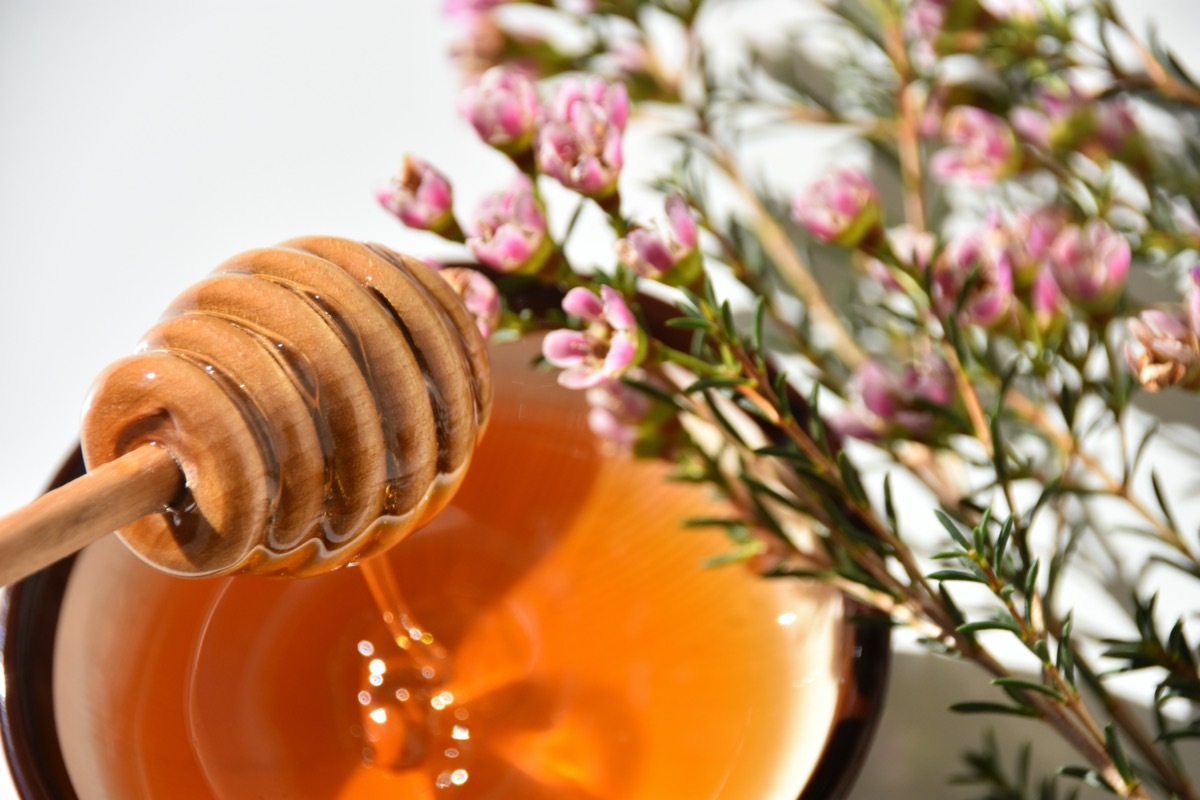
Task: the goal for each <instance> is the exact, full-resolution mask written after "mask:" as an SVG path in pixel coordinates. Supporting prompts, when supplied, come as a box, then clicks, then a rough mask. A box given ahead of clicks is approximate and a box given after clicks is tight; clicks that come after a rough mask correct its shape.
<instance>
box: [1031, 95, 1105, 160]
mask: <svg viewBox="0 0 1200 800" xmlns="http://www.w3.org/2000/svg"><path fill="white" fill-rule="evenodd" d="M1011 119H1012V124H1013V127H1014V128H1015V129H1016V131H1017V133H1019V134H1021V136H1023V137H1024V138H1025V139H1027V140H1028V141H1030V142H1032V143H1033V144H1035V145H1037V146H1038V147H1041V148H1042V149H1044V150H1066V149H1070V148H1072V147H1075V146H1076V145H1078V144H1079V143H1080V142H1082V141H1084V140H1085V139H1087V138H1088V137H1089V136H1091V135H1092V132H1093V131H1094V130H1095V128H1096V117H1095V114H1094V113H1093V110H1092V106H1091V102H1090V101H1089V100H1088V98H1087V97H1086V96H1084V94H1083V93H1082V92H1080V91H1079V89H1077V88H1076V87H1075V86H1073V85H1071V84H1064V85H1058V86H1051V87H1041V88H1039V89H1038V90H1037V91H1036V92H1035V93H1034V105H1033V106H1022V107H1019V108H1015V109H1013V111H1012V115H1011Z"/></svg>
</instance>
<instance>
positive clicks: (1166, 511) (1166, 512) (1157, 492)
mask: <svg viewBox="0 0 1200 800" xmlns="http://www.w3.org/2000/svg"><path fill="white" fill-rule="evenodd" d="M1150 485H1151V486H1152V487H1153V488H1154V499H1156V500H1158V507H1159V508H1160V509H1162V513H1163V518H1164V519H1166V521H1167V524H1168V525H1170V526H1171V530H1173V531H1177V530H1179V526H1178V525H1176V524H1175V517H1174V516H1173V515H1172V514H1171V508H1170V506H1168V505H1167V498H1166V495H1164V494H1163V490H1162V486H1161V485H1160V484H1159V482H1158V474H1157V473H1156V472H1154V470H1151V471H1150Z"/></svg>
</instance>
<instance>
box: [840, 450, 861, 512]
mask: <svg viewBox="0 0 1200 800" xmlns="http://www.w3.org/2000/svg"><path fill="white" fill-rule="evenodd" d="M837 465H838V470H839V471H840V472H841V475H842V483H843V484H844V485H845V487H846V491H847V492H849V493H850V499H851V500H853V501H854V502H855V503H857V504H858V505H859V506H866V505H868V502H869V501H868V500H867V492H866V490H865V489H863V485H862V481H860V480H859V478H858V471H857V470H855V469H854V465H853V464H851V463H850V458H849V457H848V456H847V455H846V451H845V450H842V451H839V452H838V454H837Z"/></svg>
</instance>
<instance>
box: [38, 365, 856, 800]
mask: <svg viewBox="0 0 1200 800" xmlns="http://www.w3.org/2000/svg"><path fill="white" fill-rule="evenodd" d="M498 371H499V372H500V373H501V379H500V380H499V381H498V386H497V408H496V411H495V414H494V416H493V420H492V423H491V427H490V429H489V431H488V434H487V436H486V438H485V441H484V444H483V446H482V447H481V449H480V451H479V452H478V453H477V455H476V457H475V461H474V464H473V466H472V469H471V473H470V475H469V476H468V478H467V481H466V483H465V485H464V487H463V489H462V490H461V492H460V493H459V496H458V498H457V499H456V500H455V502H454V503H453V504H452V505H451V507H450V508H449V509H447V510H446V511H445V512H444V513H443V514H442V516H441V517H440V518H439V519H438V520H436V521H435V522H434V523H432V524H431V525H430V526H429V527H427V528H426V529H425V530H423V531H421V532H419V533H418V534H416V535H415V536H413V537H412V538H411V539H409V540H408V541H406V542H403V543H401V544H400V545H399V546H397V547H396V548H394V549H393V550H392V551H391V552H389V553H388V554H387V555H385V556H383V557H382V558H384V559H386V565H385V567H384V568H385V569H386V570H387V571H390V573H391V574H392V575H393V576H394V578H395V580H396V584H397V586H398V587H399V588H400V592H401V593H402V595H403V597H404V599H405V601H406V603H407V606H408V608H407V609H406V611H407V612H408V613H411V615H412V619H413V620H418V621H419V624H420V626H421V629H420V635H419V636H418V637H417V639H421V638H422V637H424V638H428V639H430V641H429V642H426V643H424V644H421V645H420V646H421V648H423V649H422V652H423V653H425V655H424V656H421V657H420V658H426V659H428V658H429V654H430V653H434V658H435V659H436V658H440V657H441V656H438V655H437V653H439V652H441V653H443V655H444V656H445V670H446V672H445V678H444V681H442V682H439V683H438V684H437V689H438V691H437V692H436V693H435V697H436V698H438V699H439V701H440V702H441V703H442V704H443V706H444V708H443V709H440V710H438V713H437V715H436V716H435V722H436V726H435V727H437V733H436V735H433V736H426V737H425V741H424V743H423V744H422V743H421V742H417V743H416V747H415V749H414V747H413V743H412V742H408V741H406V737H407V736H408V735H409V733H410V732H411V731H412V730H414V726H416V727H419V726H420V725H422V724H424V723H423V722H422V720H426V719H428V718H429V717H428V711H427V710H425V709H417V712H418V713H412V708H411V707H409V706H406V705H405V703H408V702H411V701H413V700H415V699H417V698H416V693H415V692H412V690H411V686H412V676H411V675H408V676H407V677H406V673H405V670H413V669H417V670H419V669H420V668H421V666H422V663H423V662H421V661H420V658H418V660H417V661H413V660H411V659H410V658H409V657H408V656H407V655H406V653H405V652H404V650H403V649H402V648H400V647H398V646H397V645H396V644H395V638H396V626H395V625H392V626H391V628H390V629H389V626H388V625H387V624H385V621H384V618H383V616H382V614H383V613H399V610H398V609H389V608H380V607H378V606H377V604H376V603H375V602H374V601H373V599H372V595H371V593H370V592H369V591H368V589H367V585H366V582H365V581H364V580H363V576H362V574H361V569H360V568H351V569H346V570H342V571H339V572H335V573H333V574H330V575H325V576H321V577H317V578H307V579H303V580H279V579H262V578H237V579H224V580H217V581H182V580H178V579H173V578H169V577H166V576H163V575H160V574H158V573H156V572H154V571H153V570H150V569H149V568H147V567H144V566H143V565H141V564H140V563H139V562H137V561H136V560H135V559H134V558H133V557H132V556H130V555H128V554H127V553H126V552H125V551H124V550H122V549H121V548H120V547H119V545H117V544H116V543H114V542H106V543H104V544H103V545H102V546H101V547H99V548H97V549H96V550H94V551H92V552H90V553H88V554H86V555H85V556H84V557H83V558H82V559H81V565H80V568H79V569H80V571H81V573H82V574H83V575H86V574H87V571H88V569H89V565H91V569H90V572H91V573H92V574H93V576H94V577H93V578H92V579H91V580H90V583H91V585H90V586H89V585H88V583H89V581H88V580H86V579H85V578H80V579H79V581H78V582H73V584H72V586H70V587H69V588H68V598H67V603H66V606H65V609H66V610H65V611H64V623H63V627H62V628H61V629H60V636H59V646H58V657H57V659H56V678H55V692H56V716H57V719H58V727H59V731H60V736H61V738H62V740H63V749H64V753H65V755H66V760H67V764H68V769H69V771H70V773H71V776H72V780H73V782H74V784H75V785H76V787H77V789H78V792H79V794H80V796H81V797H83V798H85V799H86V798H88V797H122V798H139V797H148V798H171V799H172V800H175V799H176V798H178V799H179V800H184V799H186V798H252V797H272V798H274V797H296V798H310V797H311V798H347V799H348V800H349V799H351V798H377V797H404V798H438V797H446V798H520V799H521V800H539V799H540V798H546V800H549V798H581V799H582V798H594V799H595V800H622V798H646V799H647V800H654V799H656V798H708V797H720V798H728V799H730V800H736V799H737V798H746V799H747V800H750V799H753V800H761V798H772V797H778V798H795V797H796V796H797V795H798V794H799V792H800V790H801V788H802V786H803V782H804V778H805V776H806V775H807V773H808V771H809V770H810V769H811V767H812V764H813V761H814V760H815V758H816V757H817V755H818V754H819V752H820V748H821V744H822V742H823V741H824V738H825V735H826V734H827V732H828V728H829V725H830V724H831V722H830V720H831V717H832V713H833V711H832V709H833V704H834V702H835V694H836V689H837V682H836V679H835V677H834V676H833V674H832V671H833V669H834V668H833V666H832V664H833V661H834V660H835V653H836V649H837V646H838V642H837V641H836V633H835V632H836V620H835V617H836V613H837V612H836V601H834V600H833V599H831V598H829V597H828V596H826V595H823V594H813V593H811V592H810V591H808V590H802V588H801V587H800V586H798V585H797V584H793V583H781V582H770V581H765V580H762V579H759V578H755V577H753V576H752V575H750V574H749V573H748V572H747V571H745V570H743V569H742V568H740V567H733V568H722V569H704V568H702V567H701V566H700V564H701V562H702V560H703V559H704V558H706V557H708V556H711V555H713V554H715V553H718V552H720V551H721V550H722V549H723V548H724V547H726V543H725V542H724V541H723V540H722V538H721V536H720V534H717V533H710V532H703V531H681V530H680V529H679V522H680V520H682V519H686V518H688V517H691V516H697V515H700V514H702V513H707V512H709V511H711V510H712V509H709V508H706V507H705V505H704V503H705V502H706V501H705V500H704V498H703V496H702V495H700V494H699V493H697V492H696V491H695V490H694V488H692V487H686V486H678V485H672V484H669V483H666V482H665V481H663V480H662V471H661V469H659V468H658V467H656V466H654V465H648V464H631V463H629V462H626V461H622V460H616V459H604V458H598V457H597V447H596V444H595V442H594V441H593V440H592V438H591V436H590V434H589V433H588V432H587V430H586V425H585V424H584V422H583V419H584V413H585V412H584V410H583V409H582V408H581V407H580V405H579V403H578V400H579V398H578V397H577V396H574V395H569V394H566V393H561V392H559V391H558V390H557V389H556V388H555V387H553V384H552V381H549V380H547V379H546V378H544V377H543V376H539V375H537V374H535V373H528V372H525V371H524V370H522V369H520V368H519V366H517V365H510V366H508V367H504V366H503V365H501V366H500V369H499V370H498ZM506 375H507V376H508V377H505V376H506ZM514 375H515V377H513V376H514ZM376 569H379V566H378V565H377V567H376ZM73 580H74V579H73ZM85 593H86V594H90V595H94V598H97V597H98V598H103V602H98V601H97V600H96V599H94V598H93V599H88V597H87V596H86V595H85ZM393 622H395V620H393ZM418 644H420V643H418ZM414 646H416V645H414ZM85 664H90V665H93V666H91V667H84V666H83V665H85ZM435 666H439V665H437V664H435ZM439 668H441V667H440V666H439ZM373 675H374V676H377V677H378V679H379V680H378V681H377V683H374V684H373V683H372V676H373ZM406 687H409V688H406ZM406 691H408V692H410V694H409V697H408V698H407V699H401V697H398V696H397V694H398V693H403V692H406ZM364 692H366V693H367V695H369V696H366V697H364V694H363V693H364ZM443 693H444V694H443ZM447 697H449V699H446V698H447ZM430 699H431V698H429V697H424V698H422V702H429V701H430ZM372 714H374V716H372ZM405 714H409V715H410V717H409V718H408V721H407V722H406V720H405V718H404V715H405ZM413 720H416V722H414V721H413ZM422 747H423V748H424V749H422ZM448 751H450V752H448ZM439 784H441V785H442V786H443V788H438V785H439Z"/></svg>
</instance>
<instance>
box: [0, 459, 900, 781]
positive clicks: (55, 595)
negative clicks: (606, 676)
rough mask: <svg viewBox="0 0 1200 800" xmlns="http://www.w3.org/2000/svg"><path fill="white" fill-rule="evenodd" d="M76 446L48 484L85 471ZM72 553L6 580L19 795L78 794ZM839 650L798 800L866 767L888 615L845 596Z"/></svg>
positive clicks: (3, 591)
mask: <svg viewBox="0 0 1200 800" xmlns="http://www.w3.org/2000/svg"><path fill="white" fill-rule="evenodd" d="M84 471H85V470H84V464H83V456H82V454H81V453H80V450H79V449H78V447H77V448H76V449H75V451H74V452H73V453H71V455H69V456H68V457H67V459H66V461H65V462H64V463H63V465H62V467H61V468H60V469H59V472H58V474H57V475H55V477H54V479H53V480H52V481H51V482H50V485H49V486H48V487H47V491H48V490H49V489H54V488H57V487H58V486H61V485H62V484H64V483H67V482H68V481H70V480H72V479H74V478H76V477H78V476H79V475H82V474H83V473H84ZM74 562H75V557H74V556H73V555H72V556H68V557H67V558H65V559H63V560H61V561H58V562H56V563H54V564H51V565H50V566H49V567H46V568H45V569H43V570H41V571H40V572H37V573H34V574H33V575H30V576H29V577H27V578H25V579H24V580H22V581H20V582H18V583H15V584H12V585H10V586H4V587H0V690H2V691H0V740H3V746H4V755H5V757H6V762H7V763H6V766H7V769H8V772H9V774H10V775H11V777H12V781H13V784H14V785H15V786H16V789H17V793H18V797H19V798H21V800H75V799H76V798H77V797H78V795H77V794H76V792H75V788H74V786H73V785H72V783H71V778H70V775H69V773H68V772H67V767H66V762H65V761H64V759H63V755H62V750H61V748H60V746H59V740H58V729H57V724H56V722H55V715H54V693H53V674H54V670H53V665H54V650H55V638H56V634H57V629H58V617H59V614H60V612H61V609H62V601H63V596H64V593H65V591H66V587H67V582H68V580H69V578H70V574H71V570H72V568H73V567H74ZM842 611H843V614H842V618H843V624H844V626H845V628H844V629H845V632H846V635H847V640H846V641H845V642H844V645H843V647H842V657H843V658H845V659H846V660H847V661H848V663H847V664H845V674H846V680H844V681H843V682H842V683H841V684H840V687H841V690H840V692H839V696H838V699H837V703H836V704H835V712H834V714H835V720H836V722H835V723H834V726H833V729H832V730H831V731H830V733H829V736H828V738H827V739H826V742H825V746H824V748H823V749H822V752H821V756H820V758H819V759H818V761H817V766H816V768H815V769H814V771H813V773H812V775H811V777H810V778H809V780H808V782H807V784H806V785H805V787H804V789H803V790H802V792H801V794H800V796H799V798H798V800H840V799H841V798H844V797H846V796H847V795H848V794H849V792H850V790H851V788H852V787H853V785H854V783H855V781H856V780H857V778H858V775H859V773H860V771H861V770H862V766H863V763H864V762H865V760H866V756H867V752H868V751H869V749H870V746H871V743H872V741H873V739H874V737H875V732H876V730H877V729H878V727H879V721H880V718H881V717H882V716H883V708H884V705H885V700H886V695H887V687H888V679H889V677H890V675H891V661H892V648H891V635H890V626H889V625H888V621H887V618H886V617H885V616H884V615H882V614H881V613H880V612H878V611H876V610H874V609H871V608H870V607H868V606H866V605H864V604H862V603H860V602H858V601H856V600H853V599H851V598H849V597H845V596H843V609H842Z"/></svg>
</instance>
